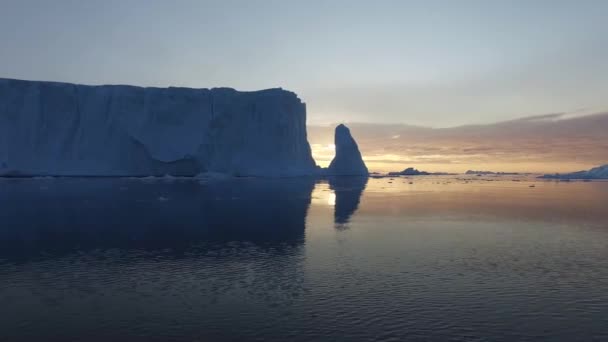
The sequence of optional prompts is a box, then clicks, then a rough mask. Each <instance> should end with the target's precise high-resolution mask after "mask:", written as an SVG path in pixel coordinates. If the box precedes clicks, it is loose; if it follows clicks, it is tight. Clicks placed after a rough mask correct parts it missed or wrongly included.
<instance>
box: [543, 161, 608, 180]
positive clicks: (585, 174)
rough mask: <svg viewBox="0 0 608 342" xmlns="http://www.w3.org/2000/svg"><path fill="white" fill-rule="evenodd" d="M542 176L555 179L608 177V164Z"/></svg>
mask: <svg viewBox="0 0 608 342" xmlns="http://www.w3.org/2000/svg"><path fill="white" fill-rule="evenodd" d="M542 178H554V179H608V164H606V165H602V166H598V167H594V168H592V169H591V170H589V171H578V172H572V173H555V174H548V175H544V176H542Z"/></svg>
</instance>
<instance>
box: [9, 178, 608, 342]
mask: <svg viewBox="0 0 608 342" xmlns="http://www.w3.org/2000/svg"><path fill="white" fill-rule="evenodd" d="M122 340H130V341H256V340H260V341H321V340H322V341H430V340H436V341H606V340H608V182H555V181H539V180H536V179H534V178H529V177H519V178H514V177H513V176H501V177H491V176H488V177H468V178H467V177H461V176H449V177H430V176H429V177H410V178H405V177H395V178H378V179H375V178H370V179H369V180H368V179H362V178H356V177H355V178H349V177H344V178H333V179H327V180H314V179H306V178H298V179H277V180H270V179H245V178H243V179H226V180H193V179H2V180H0V341H122Z"/></svg>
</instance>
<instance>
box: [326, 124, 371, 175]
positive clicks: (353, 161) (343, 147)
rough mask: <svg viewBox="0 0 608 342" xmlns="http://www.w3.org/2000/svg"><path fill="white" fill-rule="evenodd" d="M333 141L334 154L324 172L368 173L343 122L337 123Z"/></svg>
mask: <svg viewBox="0 0 608 342" xmlns="http://www.w3.org/2000/svg"><path fill="white" fill-rule="evenodd" d="M334 141H335V146H336V156H335V157H334V159H333V160H332V161H331V163H330V164H329V167H328V168H327V171H326V173H327V174H328V175H332V176H367V175H368V174H369V172H368V170H367V166H365V163H364V162H363V158H362V157H361V152H359V147H358V146H357V143H356V142H355V139H353V137H352V135H351V134H350V130H349V129H348V127H346V126H344V125H343V124H340V125H338V126H337V127H336V132H335V137H334Z"/></svg>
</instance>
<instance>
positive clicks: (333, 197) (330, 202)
mask: <svg viewBox="0 0 608 342" xmlns="http://www.w3.org/2000/svg"><path fill="white" fill-rule="evenodd" d="M327 205H331V206H334V205H336V193H335V192H333V191H332V192H330V193H329V195H328V196H327Z"/></svg>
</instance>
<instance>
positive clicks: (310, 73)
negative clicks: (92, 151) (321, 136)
mask: <svg viewBox="0 0 608 342" xmlns="http://www.w3.org/2000/svg"><path fill="white" fill-rule="evenodd" d="M607 17H608V1H604V0H598V1H592V0H583V1H574V0H572V1H560V0H536V1H519V0H513V1H497V0H496V1H468V0H460V1H448V0H444V1H406V0H401V1H353V0H350V1H338V0H336V1H262V0H255V1H245V0H242V1H230V0H229V1H219V0H218V1H200V0H192V1H187V0H176V1H155V0H104V1H89V0H86V1H80V0H71V1H67V0H54V1H46V0H39V1H33V0H0V42H1V44H2V45H1V48H0V77H9V78H21V79H30V80H52V81H65V82H75V83H84V84H117V83H120V84H134V85H142V86H188V87H197V88H207V87H217V86H229V87H233V88H237V89H240V90H254V89H262V88H272V87H282V88H285V89H289V90H293V91H295V92H296V93H297V94H298V95H299V96H300V97H301V98H302V99H303V101H305V102H306V103H307V108H308V122H309V124H311V125H326V124H330V123H336V122H351V123H352V122H365V123H377V124H389V123H390V124H393V123H394V124H409V125H419V126H426V127H435V128H444V127H454V126H460V125H469V124H490V123H495V122H499V121H505V120H511V119H515V118H521V117H526V116H531V115H541V114H551V113H575V114H576V113H582V114H586V113H598V112H603V111H606V110H608V96H606V94H608V81H607V79H608V62H607V61H608V25H607V24H606V18H607Z"/></svg>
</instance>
